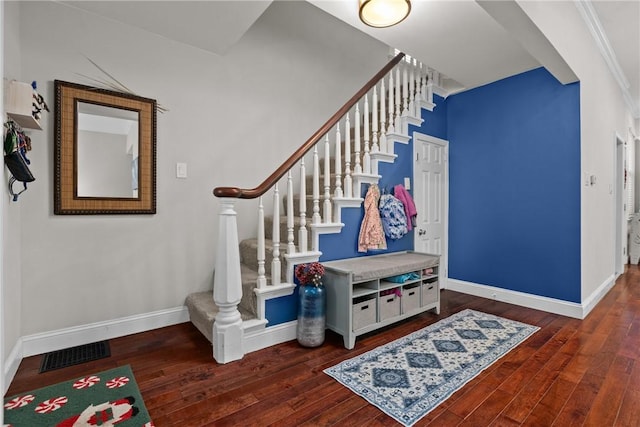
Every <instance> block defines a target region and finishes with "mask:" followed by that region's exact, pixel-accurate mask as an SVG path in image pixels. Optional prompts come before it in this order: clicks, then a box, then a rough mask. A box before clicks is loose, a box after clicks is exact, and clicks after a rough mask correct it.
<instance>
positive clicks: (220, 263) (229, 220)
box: [212, 198, 244, 363]
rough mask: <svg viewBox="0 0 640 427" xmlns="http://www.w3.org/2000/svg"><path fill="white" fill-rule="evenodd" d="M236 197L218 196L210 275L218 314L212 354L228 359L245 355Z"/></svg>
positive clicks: (222, 360) (214, 327) (215, 357)
mask: <svg viewBox="0 0 640 427" xmlns="http://www.w3.org/2000/svg"><path fill="white" fill-rule="evenodd" d="M236 200H237V199H233V198H222V199H220V203H221V206H220V213H219V215H218V216H219V223H218V248H217V255H216V264H215V270H214V277H213V301H214V302H215V303H216V305H217V306H218V309H219V311H218V314H217V315H216V317H215V322H213V331H212V334H213V357H214V359H215V360H216V362H218V363H228V362H231V361H233V360H238V359H242V356H244V345H243V342H244V329H243V328H242V318H241V317H240V312H239V311H238V304H239V303H240V299H241V298H242V279H241V277H240V250H239V246H238V224H237V220H236V217H237V214H236V211H235V209H234V204H235V202H236Z"/></svg>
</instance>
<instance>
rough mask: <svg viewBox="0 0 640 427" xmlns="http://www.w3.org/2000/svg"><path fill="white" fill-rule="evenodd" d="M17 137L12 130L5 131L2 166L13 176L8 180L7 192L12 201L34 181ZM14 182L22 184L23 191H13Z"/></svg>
mask: <svg viewBox="0 0 640 427" xmlns="http://www.w3.org/2000/svg"><path fill="white" fill-rule="evenodd" d="M18 141H19V136H18V134H17V133H16V132H15V130H13V129H9V130H8V131H7V135H6V136H5V140H4V151H5V153H6V154H5V156H4V164H5V165H7V168H9V172H11V175H13V176H12V177H11V178H10V179H9V192H10V193H11V195H12V196H13V201H14V202H15V201H17V200H18V196H19V195H20V194H22V193H23V192H24V191H25V190H26V189H27V182H32V181H35V177H34V176H33V174H32V173H31V171H30V170H29V165H28V161H27V159H26V158H25V157H24V155H23V154H22V150H20V148H19V143H18ZM16 181H20V182H22V184H23V187H24V188H23V189H22V190H21V191H19V192H17V193H16V192H15V191H13V184H14V183H15V182H16Z"/></svg>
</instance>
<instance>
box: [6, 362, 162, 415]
mask: <svg viewBox="0 0 640 427" xmlns="http://www.w3.org/2000/svg"><path fill="white" fill-rule="evenodd" d="M4 422H5V424H7V425H9V426H11V427H84V426H104V427H108V426H114V425H117V427H134V426H135V427H154V424H153V422H152V421H151V419H150V418H149V413H148V412H147V408H145V406H144V402H143V401H142V396H141V395H140V390H138V385H137V384H136V380H135V378H134V377H133V372H131V367H130V366H129V365H127V366H121V367H119V368H115V369H111V370H108V371H104V372H100V373H97V374H93V375H88V376H86V377H81V378H76V379H74V380H71V381H66V382H63V383H59V384H54V385H52V386H49V387H43V388H39V389H37V390H33V391H30V392H26V393H21V394H19V395H16V396H11V397H8V398H6V399H5V400H4Z"/></svg>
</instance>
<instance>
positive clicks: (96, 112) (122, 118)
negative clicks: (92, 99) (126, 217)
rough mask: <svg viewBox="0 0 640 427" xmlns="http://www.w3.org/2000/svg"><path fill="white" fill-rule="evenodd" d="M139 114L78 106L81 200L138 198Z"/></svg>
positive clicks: (100, 106) (79, 195)
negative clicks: (92, 198) (85, 198)
mask: <svg viewBox="0 0 640 427" xmlns="http://www.w3.org/2000/svg"><path fill="white" fill-rule="evenodd" d="M138 143H139V138H138V112H137V111H129V110H124V109H120V108H113V107H106V106H103V105H95V104H89V103H86V102H78V153H77V155H78V159H77V162H78V174H77V176H76V180H77V183H76V185H77V188H78V197H123V198H137V197H138V164H137V162H138V151H139V150H138Z"/></svg>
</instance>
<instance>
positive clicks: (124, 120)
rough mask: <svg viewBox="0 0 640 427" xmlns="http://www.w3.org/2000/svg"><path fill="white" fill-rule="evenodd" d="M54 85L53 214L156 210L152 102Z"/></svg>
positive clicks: (145, 99) (67, 84) (58, 82)
mask: <svg viewBox="0 0 640 427" xmlns="http://www.w3.org/2000/svg"><path fill="white" fill-rule="evenodd" d="M54 85H55V96H56V103H55V117H56V122H55V142H56V145H55V158H54V170H55V177H54V178H55V192H54V213H55V214H57V215H64V214H154V213H155V212H156V187H155V182H156V181H155V175H156V159H155V153H156V102H155V100H153V99H148V98H142V97H139V96H136V95H132V94H129V93H120V92H114V91H110V90H106V89H101V88H95V87H90V86H84V85H80V84H76V83H69V82H63V81H60V80H56V81H55V82H54Z"/></svg>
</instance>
